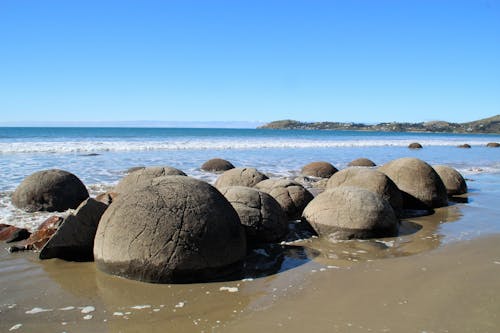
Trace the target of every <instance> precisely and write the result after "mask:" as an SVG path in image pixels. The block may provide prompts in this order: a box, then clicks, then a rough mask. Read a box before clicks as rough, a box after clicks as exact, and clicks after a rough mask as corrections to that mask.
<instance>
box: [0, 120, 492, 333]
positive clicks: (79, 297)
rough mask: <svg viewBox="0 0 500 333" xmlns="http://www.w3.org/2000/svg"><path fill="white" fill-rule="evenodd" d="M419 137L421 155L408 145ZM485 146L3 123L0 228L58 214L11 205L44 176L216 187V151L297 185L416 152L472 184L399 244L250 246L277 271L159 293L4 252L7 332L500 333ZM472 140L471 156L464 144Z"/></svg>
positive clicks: (1, 306)
mask: <svg viewBox="0 0 500 333" xmlns="http://www.w3.org/2000/svg"><path fill="white" fill-rule="evenodd" d="M411 142H419V143H421V144H422V145H423V147H424V148H423V149H420V150H410V149H408V148H407V146H408V144H409V143H411ZM488 142H500V135H480V134H427V133H426V134H422V133H377V132H351V131H300V130H293V131H288V130H259V129H213V128H211V129H189V128H186V129H181V128H0V170H1V177H0V223H8V224H13V225H16V226H22V227H28V228H29V229H34V228H36V226H37V225H38V224H39V223H41V222H42V221H43V220H44V219H45V218H47V217H48V216H50V215H53V213H25V212H23V211H21V210H19V209H16V208H15V207H13V205H12V204H11V199H10V197H11V194H12V192H13V191H14V189H15V188H16V187H17V186H18V185H19V183H20V182H21V181H22V180H23V179H24V178H25V177H26V176H28V175H30V174H31V173H33V172H36V171H39V170H43V169H50V168H59V169H64V170H67V171H70V172H72V173H74V174H75V175H77V176H78V177H79V178H80V179H81V180H82V181H83V182H84V184H86V186H87V187H88V189H89V192H90V193H91V195H97V194H99V193H101V192H103V191H105V190H107V189H109V188H110V187H111V186H113V185H115V184H116V183H117V182H118V181H119V180H120V179H121V178H122V177H123V176H124V175H125V174H126V171H127V170H128V169H129V168H132V167H136V166H162V165H163V166H172V167H175V168H178V169H181V170H183V171H184V172H185V173H187V174H188V175H189V176H192V177H196V178H199V179H203V180H205V181H208V182H210V183H213V182H214V181H215V179H216V177H217V175H215V174H212V173H207V172H203V171H202V170H200V166H201V165H202V164H203V163H204V162H205V161H207V160H208V159H210V158H214V157H220V158H224V159H227V160H229V161H231V162H232V163H233V164H234V165H235V166H238V167H243V166H246V167H256V168H257V169H259V170H260V171H262V172H264V173H266V174H267V175H268V176H270V177H292V178H293V177H295V176H298V175H299V174H300V169H301V168H302V166H304V165H305V164H307V163H309V162H312V161H328V162H330V163H332V164H333V165H335V166H336V167H337V168H338V169H342V168H345V167H346V166H347V164H348V163H349V162H350V161H352V160H354V159H356V158H359V157H366V158H369V159H371V160H373V161H374V162H375V163H376V164H377V165H382V164H384V163H386V162H388V161H390V160H392V159H396V158H400V157H417V158H420V159H422V160H424V161H426V162H428V163H430V164H431V165H435V164H446V165H449V166H452V167H454V168H456V169H457V170H458V171H460V172H461V173H462V174H463V175H464V177H465V178H466V180H467V184H468V188H469V193H468V195H467V196H466V197H465V200H460V201H451V202H450V206H448V207H443V208H439V209H436V212H435V213H434V214H432V215H429V216H424V217H414V218H413V217H411V218H407V219H404V220H403V221H402V227H401V229H400V230H401V232H400V235H398V236H397V237H391V238H385V239H377V240H370V241H361V240H359V241H355V240H353V241H345V242H338V243H335V242H334V243H331V242H329V241H327V240H324V239H321V238H319V239H318V238H314V237H312V238H309V239H305V240H298V241H297V242H293V243H291V244H288V243H287V244H286V245H284V246H283V253H282V254H279V256H278V257H276V258H274V257H273V256H272V255H271V254H272V252H269V253H268V252H266V249H257V250H254V253H253V255H254V256H260V258H264V257H266V258H267V257H269V258H270V259H266V260H268V261H269V263H270V264H272V265H270V266H269V267H270V268H269V271H267V270H266V271H264V273H265V274H259V275H258V276H257V277H250V278H245V279H241V280H235V281H223V282H217V283H198V284H185V285H184V284H178V285H175V284H174V285H170V284H169V285H154V284H148V283H140V282H137V281H131V280H127V279H123V278H118V277H116V276H111V275H108V274H104V273H102V272H99V271H98V270H97V269H96V267H95V265H94V263H93V262H89V263H73V262H66V261H63V260H58V259H52V260H39V259H38V257H37V255H38V254H37V253H33V252H22V253H8V251H0V285H1V286H2V289H1V292H2V302H0V318H2V320H0V331H17V330H19V332H21V331H22V332H54V331H67V332H92V331H93V332H139V331H148V332H164V331H183V332H235V331H238V332H255V331H256V330H262V331H271V330H272V331H274V332H302V331H303V330H304V329H310V330H312V331H315V332H331V331H337V332H344V331H345V332H367V331H368V332H371V331H373V332H387V331H394V332H402V331H408V330H409V329H410V331H415V332H417V331H418V332H423V331H427V332H447V331H449V332H455V331H463V332H493V331H495V330H496V329H497V328H498V327H499V325H500V321H499V319H498V312H499V304H500V296H499V295H500V293H499V292H498V291H499V290H500V280H499V279H498V272H499V271H498V270H499V269H500V257H499V255H498V253H500V252H499V250H500V247H499V244H500V222H499V221H500V220H499V216H500V207H499V206H498V200H499V199H500V149H498V148H487V147H486V144H487V143H488ZM464 143H468V144H470V145H471V146H472V148H471V149H460V148H457V146H458V145H460V144H464ZM62 214H63V213H61V214H60V215H62ZM416 226H418V228H416ZM3 245H4V246H3V247H4V248H5V249H7V248H8V244H3ZM275 259H276V262H275V261H273V260H275ZM265 263H267V261H265ZM443 313H447V314H448V315H447V316H443V315H442V314H443Z"/></svg>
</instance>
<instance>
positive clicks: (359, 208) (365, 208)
mask: <svg viewBox="0 0 500 333" xmlns="http://www.w3.org/2000/svg"><path fill="white" fill-rule="evenodd" d="M302 216H303V219H304V220H306V221H307V222H309V224H311V226H312V227H313V228H314V230H315V231H316V232H317V233H318V235H320V236H323V237H328V238H330V239H352V238H360V239H365V238H373V237H392V236H396V235H397V234H398V227H399V221H398V219H397V217H396V214H395V213H394V210H393V209H392V207H391V205H390V204H389V202H388V201H386V200H385V199H383V198H382V197H381V196H380V195H378V194H376V193H374V192H372V191H369V190H366V189H363V188H359V187H351V186H341V187H335V188H329V189H327V190H326V191H325V192H323V193H321V194H319V195H318V196H317V197H315V198H314V199H313V200H312V201H311V202H310V203H309V204H308V205H307V207H306V208H305V209H304V213H303V214H302Z"/></svg>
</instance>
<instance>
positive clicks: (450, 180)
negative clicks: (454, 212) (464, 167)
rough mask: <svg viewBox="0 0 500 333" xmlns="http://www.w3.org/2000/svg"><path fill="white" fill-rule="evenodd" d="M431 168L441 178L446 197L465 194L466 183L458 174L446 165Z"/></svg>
mask: <svg viewBox="0 0 500 333" xmlns="http://www.w3.org/2000/svg"><path fill="white" fill-rule="evenodd" d="M433 168H434V170H436V172H437V174H438V175H439V177H441V180H442V181H443V183H444V186H445V187H446V192H447V193H448V195H457V194H464V193H467V183H466V182H465V179H464V177H462V175H461V174H460V172H458V171H457V170H455V169H453V168H452V167H449V166H446V165H434V166H433Z"/></svg>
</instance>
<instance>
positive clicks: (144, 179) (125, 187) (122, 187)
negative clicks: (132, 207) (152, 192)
mask: <svg viewBox="0 0 500 333" xmlns="http://www.w3.org/2000/svg"><path fill="white" fill-rule="evenodd" d="M163 176H186V174H185V173H184V172H183V171H181V170H179V169H176V168H172V167H169V166H155V167H147V168H141V169H137V170H135V171H133V172H131V173H129V174H128V175H127V176H125V177H123V178H122V180H120V181H119V182H118V184H117V185H116V186H115V188H114V189H113V192H115V193H118V194H121V193H127V192H131V191H133V190H135V189H136V188H138V187H141V186H142V185H145V184H146V183H150V182H151V180H152V179H154V178H157V177H163Z"/></svg>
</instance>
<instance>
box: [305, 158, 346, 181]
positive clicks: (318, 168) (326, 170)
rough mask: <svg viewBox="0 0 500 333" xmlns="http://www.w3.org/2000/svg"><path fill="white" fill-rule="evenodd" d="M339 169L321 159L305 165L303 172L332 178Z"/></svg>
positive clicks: (307, 174)
mask: <svg viewBox="0 0 500 333" xmlns="http://www.w3.org/2000/svg"><path fill="white" fill-rule="evenodd" d="M337 171H338V170H337V168H336V167H334V166H333V165H332V164H331V163H328V162H323V161H319V162H311V163H309V164H306V165H304V166H303V167H302V171H301V174H303V175H304V176H310V177H318V178H330V177H331V176H332V175H333V174H334V173H335V172H337Z"/></svg>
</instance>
